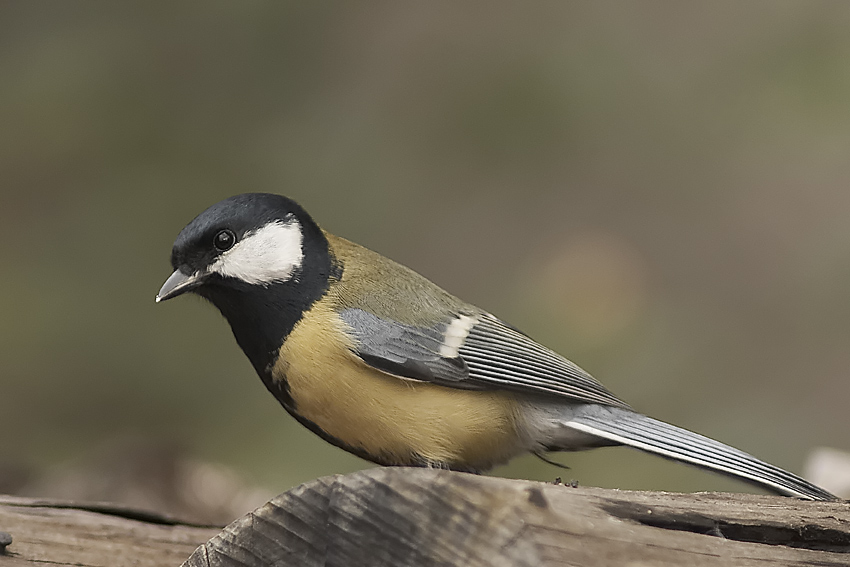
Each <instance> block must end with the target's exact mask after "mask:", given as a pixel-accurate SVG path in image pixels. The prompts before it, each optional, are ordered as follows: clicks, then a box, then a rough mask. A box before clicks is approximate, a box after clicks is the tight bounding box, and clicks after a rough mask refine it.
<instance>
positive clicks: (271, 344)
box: [197, 221, 342, 389]
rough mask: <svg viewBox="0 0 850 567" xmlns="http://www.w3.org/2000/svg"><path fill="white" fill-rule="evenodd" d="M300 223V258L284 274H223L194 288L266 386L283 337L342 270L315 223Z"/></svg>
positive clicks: (269, 383)
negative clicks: (256, 281) (274, 278)
mask: <svg viewBox="0 0 850 567" xmlns="http://www.w3.org/2000/svg"><path fill="white" fill-rule="evenodd" d="M302 229H303V231H304V238H303V247H304V249H303V258H304V260H303V263H302V265H301V268H300V269H299V270H297V271H296V272H295V274H293V277H292V278H291V279H290V280H288V281H286V282H282V283H274V284H271V285H268V286H261V285H251V284H247V283H245V282H243V281H241V280H234V279H231V278H227V279H221V280H218V281H211V282H209V283H208V284H207V285H203V286H201V287H200V288H199V289H198V290H197V293H198V294H199V295H201V296H203V297H205V298H206V299H208V300H209V301H210V302H211V303H212V304H213V305H215V306H216V307H217V308H218V310H219V311H221V314H222V315H224V317H225V318H226V319H227V322H228V323H230V328H231V329H232V330H233V335H234V337H236V342H237V343H239V346H240V347H241V348H242V351H243V352H244V353H245V355H246V356H247V357H248V359H249V360H250V361H251V364H252V365H253V366H254V369H255V370H256V371H257V374H259V375H260V378H262V380H263V382H264V383H265V384H266V386H267V387H269V388H270V389H271V388H272V385H273V380H272V377H271V367H272V365H273V364H274V362H275V361H276V360H277V354H278V351H279V350H280V347H281V345H283V342H284V341H285V340H286V337H287V336H289V333H290V332H292V329H293V328H294V327H295V325H296V323H298V321H300V320H301V317H302V316H303V314H304V313H305V312H307V311H309V309H310V307H311V306H312V305H313V303H315V302H316V301H318V300H319V299H320V298H322V297H323V296H324V295H325V293H327V291H328V286H329V285H330V282H331V281H332V280H335V279H339V278H340V277H341V275H342V268H341V266H340V265H339V264H338V263H337V261H336V259H335V258H334V257H333V255H332V254H331V252H330V250H329V247H328V241H327V238H325V235H324V233H322V231H321V230H320V229H319V228H318V226H317V225H315V224H314V223H312V222H306V223H305V222H303V221H302ZM278 387H279V386H278V385H276V386H275V389H277V388H278Z"/></svg>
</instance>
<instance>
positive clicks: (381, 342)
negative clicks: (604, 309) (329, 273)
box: [340, 309, 628, 408]
mask: <svg viewBox="0 0 850 567" xmlns="http://www.w3.org/2000/svg"><path fill="white" fill-rule="evenodd" d="M340 316H341V317H342V319H343V321H345V322H346V323H347V324H348V325H349V326H350V327H351V329H352V333H353V335H354V338H355V340H356V342H357V346H356V354H357V355H358V356H359V357H360V358H361V359H362V360H363V361H364V362H366V363H367V364H369V365H370V366H372V367H374V368H377V369H378V370H381V371H383V372H388V373H390V374H393V375H396V376H399V377H402V378H407V379H412V380H420V381H425V382H433V383H436V384H440V385H443V386H449V387H452V388H463V389H476V390H510V391H514V392H521V393H526V394H538V395H544V396H552V397H559V398H569V399H571V400H575V401H580V402H584V403H597V404H604V405H609V406H617V407H623V408H627V407H628V406H627V405H626V404H625V403H624V402H622V401H621V400H619V399H618V398H617V397H616V396H614V395H613V394H612V393H610V392H609V391H608V390H606V389H605V387H604V386H602V384H600V383H599V382H597V381H596V380H595V379H594V378H593V377H592V376H591V375H590V374H588V373H587V372H585V371H584V370H582V369H581V368H579V367H578V366H576V365H575V364H573V363H572V362H570V361H569V360H567V359H565V358H564V357H562V356H560V355H559V354H557V353H555V352H553V351H551V350H549V349H547V348H546V347H544V346H542V345H540V344H538V343H536V342H535V341H533V340H531V339H530V338H529V337H527V336H526V335H524V334H523V333H521V332H519V331H517V330H516V329H514V328H512V327H510V326H509V325H507V324H505V323H503V322H502V321H500V320H498V319H497V318H495V317H493V316H492V315H489V314H486V313H481V314H457V315H454V316H450V317H447V318H446V320H445V321H443V322H440V323H437V324H434V325H433V326H429V327H421V326H414V325H404V324H401V323H398V322H395V321H388V320H386V319H382V318H380V317H378V316H376V315H373V314H371V313H369V312H367V311H364V310H362V309H345V310H343V311H342V312H341V313H340Z"/></svg>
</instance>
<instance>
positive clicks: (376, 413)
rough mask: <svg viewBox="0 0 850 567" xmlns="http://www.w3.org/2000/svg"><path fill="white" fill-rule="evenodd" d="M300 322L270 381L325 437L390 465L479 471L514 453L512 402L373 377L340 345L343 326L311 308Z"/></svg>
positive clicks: (496, 396)
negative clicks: (281, 386) (280, 383)
mask: <svg viewBox="0 0 850 567" xmlns="http://www.w3.org/2000/svg"><path fill="white" fill-rule="evenodd" d="M306 319H307V320H309V323H305V319H302V320H301V322H299V323H298V324H297V325H296V326H295V328H294V329H293V331H292V333H291V334H290V335H289V337H288V338H287V340H286V342H285V343H284V345H283V347H281V350H280V356H279V358H278V361H277V364H276V365H275V368H274V371H273V375H274V376H275V377H276V378H277V379H285V380H286V381H287V383H288V386H289V393H290V395H291V397H292V399H293V400H294V402H295V411H296V412H297V413H298V414H299V415H301V416H302V417H304V418H306V419H308V420H310V421H311V422H313V423H314V424H316V425H317V426H318V427H319V428H320V429H322V430H323V431H324V432H326V433H327V434H329V435H330V436H332V437H335V438H336V439H339V440H340V441H342V442H343V443H345V444H346V445H349V446H351V447H353V448H355V449H358V450H360V451H362V452H365V453H366V454H368V455H372V456H374V457H375V458H376V460H378V461H383V462H386V463H387V464H397V465H414V464H422V463H423V461H424V462H426V463H428V464H432V465H434V466H446V465H448V466H454V467H463V468H469V469H475V470H486V469H488V468H490V467H492V466H493V465H495V464H498V463H501V462H504V461H506V460H508V459H509V458H511V457H512V456H514V455H515V454H516V453H518V452H519V451H521V450H522V448H521V447H520V441H519V436H518V434H517V416H516V413H517V403H516V400H515V399H514V397H513V395H511V394H509V393H504V392H480V391H472V390H457V389H453V388H446V387H442V386H437V385H433V384H428V383H425V382H418V381H412V380H405V379H402V378H398V377H395V376H391V375H389V374H386V373H383V372H380V371H378V370H375V369H373V368H372V367H370V366H368V365H366V363H364V362H363V361H362V360H360V359H359V358H358V357H357V356H356V355H354V354H353V352H352V351H351V347H352V346H353V345H351V344H344V342H343V341H341V340H340V337H343V336H345V335H343V334H342V333H340V332H339V331H342V330H343V328H344V325H345V323H343V322H342V321H341V320H340V319H339V317H338V316H337V315H336V314H335V313H334V312H333V311H332V310H331V309H329V308H327V307H324V306H322V305H317V306H315V307H314V308H313V310H312V311H311V312H310V314H309V317H306ZM334 329H336V330H337V331H338V332H336V333H335V332H333V331H332V330H334Z"/></svg>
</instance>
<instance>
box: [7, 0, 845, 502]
mask: <svg viewBox="0 0 850 567" xmlns="http://www.w3.org/2000/svg"><path fill="white" fill-rule="evenodd" d="M848 30H850V3H846V2H826V1H814V0H812V1H807V2H784V1H777V0H764V1H749V2H738V1H713V2H709V3H682V2H673V1H663V2H662V1H642V2H635V1H628V2H604V3H603V2H551V3H536V2H534V3H526V2H522V3H520V2H472V3H455V2H428V3H422V2H420V3H397V2H370V3H359V4H356V5H355V4H353V3H341V2H329V3H318V2H285V3H283V2H282V3H276V2H253V1H246V2H224V1H219V2H179V3H178V2H164V1H160V2H120V3H119V2H106V1H104V2H43V1H23V0H22V1H17V2H3V3H2V4H0V221H2V224H0V227H2V240H0V241H2V245H3V246H2V253H0V460H2V461H4V462H8V463H23V464H25V465H26V466H28V467H35V468H41V467H49V466H51V465H54V464H56V463H60V462H63V461H65V460H67V459H72V458H76V457H77V456H79V455H82V454H86V453H87V452H90V451H92V450H94V449H95V448H96V447H98V446H100V445H102V444H103V443H105V442H109V440H110V439H114V438H120V437H121V436H126V435H144V436H147V437H149V438H152V439H154V440H159V441H161V442H163V443H168V444H176V445H179V446H180V447H182V448H184V449H185V450H186V451H187V452H188V453H189V454H191V455H194V456H196V457H199V458H203V459H208V460H211V461H217V462H223V463H226V464H228V465H229V466H231V467H233V468H235V469H236V470H238V471H239V472H240V473H241V474H242V475H243V476H244V477H245V478H247V479H249V480H250V482H257V483H259V484H262V485H264V486H266V487H268V488H270V489H271V490H273V491H275V492H277V491H282V490H284V489H286V488H288V487H290V486H293V485H295V484H297V483H300V482H303V481H306V480H309V479H312V478H314V477H317V476H321V475H327V474H332V473H341V472H348V471H353V470H357V469H359V468H362V467H364V466H368V465H367V463H365V462H363V461H361V460H359V459H357V458H355V457H352V456H350V455H347V454H346V453H344V452H342V451H340V450H337V449H335V448H333V447H331V446H329V445H327V444H325V443H324V442H322V441H321V440H319V439H318V438H316V437H314V436H313V435H312V434H310V433H309V432H307V431H306V430H304V429H302V428H301V427H300V426H299V425H297V424H296V423H295V422H294V420H292V419H291V418H289V417H288V416H287V415H286V414H285V412H284V411H283V410H282V409H281V408H280V407H279V406H278V404H277V402H275V400H274V399H273V398H272V397H271V396H270V395H268V394H267V393H266V392H265V390H264V388H263V386H262V384H261V383H260V381H259V380H258V379H257V377H256V376H255V375H254V373H253V371H252V369H251V367H250V365H249V363H248V361H247V360H246V359H245V357H244V356H243V355H242V353H241V352H240V351H239V350H238V348H237V346H236V344H235V342H234V341H233V339H232V337H231V335H230V331H229V329H228V328H227V325H226V324H225V322H224V321H223V320H221V318H220V316H219V315H218V314H217V312H216V311H215V310H214V309H212V308H211V307H210V306H208V305H205V304H203V303H202V302H201V301H200V300H198V299H195V298H191V299H190V298H183V299H180V300H177V301H174V302H169V303H166V304H162V305H156V304H154V301H153V299H154V295H155V294H156V291H157V290H158V289H159V286H160V285H161V283H162V281H163V280H164V279H165V278H166V277H167V276H168V275H169V273H170V266H169V263H168V257H169V252H170V248H171V244H172V242H173V239H174V237H175V236H176V234H177V232H178V231H179V230H180V228H181V227H182V226H183V225H184V224H185V223H186V222H188V221H189V220H191V218H192V217H194V216H195V215H196V214H197V213H198V212H200V211H201V210H202V209H203V208H205V207H206V206H208V205H210V204H212V203H213V202H215V201H217V200H219V199H221V198H223V197H226V196H229V195H232V194H235V193H240V192H245V191H270V192H279V193H283V194H286V195H288V196H290V197H292V198H294V199H296V200H297V201H299V202H300V203H301V204H303V205H304V206H305V207H306V208H307V210H308V211H310V212H311V213H312V214H313V216H314V217H315V218H316V219H318V221H319V222H320V223H321V224H322V225H323V226H324V227H325V228H327V229H328V230H330V231H332V232H335V233H337V234H340V235H343V236H345V237H348V238H350V239H352V240H355V241H357V242H359V243H361V244H364V245H366V246H369V247H371V248H373V249H375V250H378V251H379V252H381V253H383V254H385V255H387V256H389V257H391V258H393V259H395V260H398V261H400V262H402V263H404V264H407V265H409V266H411V267H413V268H414V269H416V270H417V271H419V272H421V273H423V274H425V275H426V276H428V277H430V278H431V279H433V280H434V281H436V282H437V283H439V284H440V285H442V286H443V287H445V288H447V289H448V290H450V291H452V292H453V293H455V294H456V295H459V296H461V297H463V298H464V299H467V300H469V301H471V302H473V303H476V304H478V305H480V306H481V307H483V308H485V309H488V310H490V311H492V312H494V313H496V314H497V315H499V316H500V317H502V318H504V319H506V320H508V321H509V322H511V323H513V324H514V325H516V326H518V327H520V328H521V329H523V330H525V331H526V332H527V333H529V334H530V335H532V336H533V337H535V338H537V339H538V340H539V341H541V342H542V343H544V344H546V345H548V346H550V347H552V348H554V349H555V350H557V351H559V352H561V353H563V354H565V355H566V356H568V357H570V358H571V359H572V360H574V361H575V362H577V363H578V364H580V365H581V366H583V367H584V368H585V369H587V370H588V371H590V372H591V373H592V374H593V375H594V376H596V377H597V378H599V379H600V380H601V381H602V382H603V383H605V384H606V385H607V386H608V387H609V388H610V389H611V390H613V391H614V392H615V393H616V394H618V395H619V396H621V397H622V398H624V399H625V400H627V401H629V402H630V403H631V404H632V405H633V406H634V407H635V408H637V409H639V410H641V411H644V412H646V413H649V414H651V415H653V416H655V417H658V418H661V419H665V420H667V421H671V422H673V423H676V424H679V425H682V426H686V427H689V428H692V429H695V430H697V431H700V432H703V433H705V434H708V435H711V436H714V437H716V438H719V439H722V440H724V441H726V442H728V443H731V444H733V445H736V446H739V447H741V448H744V449H747V450H750V451H752V452H754V453H756V454H757V455H759V456H762V457H764V458H765V459H767V460H770V461H773V462H775V463H776V464H779V465H782V466H785V467H787V468H790V469H792V470H796V471H800V470H801V467H802V464H803V461H804V459H805V457H806V455H807V454H808V452H809V451H810V449H811V448H813V447H815V446H819V445H827V446H834V447H838V448H843V449H850V440H848V436H847V431H848V428H850V412H848V409H847V408H848V404H850V380H848V373H850V349H848V346H850V301H848V299H850V222H849V221H850V159H848V153H850V152H848V148H850V33H848ZM558 459H560V460H561V461H562V462H566V463H568V464H569V465H570V466H571V467H573V469H572V470H571V471H561V470H559V469H556V468H554V467H551V466H549V465H546V464H543V463H541V462H539V461H537V460H536V459H534V458H532V457H527V458H521V459H517V460H515V461H514V462H513V463H512V464H511V465H510V466H508V467H504V468H501V469H498V470H497V471H496V474H502V475H511V476H522V477H526V478H536V479H549V480H551V479H552V478H554V477H555V476H562V477H565V479H566V478H575V479H577V480H578V481H579V482H580V483H582V484H589V485H601V486H610V487H622V488H653V489H671V490H709V489H730V490H739V489H740V490H743V489H745V487H744V486H743V485H740V484H738V483H735V482H733V481H728V480H725V479H722V478H720V477H717V476H714V475H709V474H706V473H702V472H699V471H695V470H692V469H690V468H687V467H683V466H680V465H676V464H672V463H668V462H666V461H664V460H662V459H657V458H652V457H647V456H643V455H641V454H638V453H637V452H635V451H630V450H626V449H604V450H599V451H596V452H592V453H587V454H576V455H565V456H561V457H558Z"/></svg>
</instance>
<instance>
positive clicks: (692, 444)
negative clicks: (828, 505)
mask: <svg viewBox="0 0 850 567" xmlns="http://www.w3.org/2000/svg"><path fill="white" fill-rule="evenodd" d="M564 425H566V426H567V427H570V428H571V429H575V430H578V431H582V432H584V433H589V434H591V435H595V436H597V437H602V438H603V439H608V440H611V441H616V442H618V443H622V444H623V445H628V446H630V447H635V448H637V449H641V450H643V451H647V452H649V453H654V454H656V455H660V456H663V457H668V458H670V459H675V460H678V461H685V462H688V463H691V464H694V465H697V466H700V467H704V468H707V469H712V470H715V471H718V472H721V473H725V474H728V475H731V476H735V477H738V478H740V479H742V480H746V481H749V482H752V483H755V484H758V485H761V486H763V487H766V488H768V489H770V490H772V491H774V492H777V493H779V494H784V495H787V496H796V497H798V498H804V499H807V500H837V498H836V497H835V496H834V495H832V494H830V493H829V492H827V491H826V490H824V489H822V488H820V487H818V486H815V485H814V484H812V483H810V482H808V481H806V480H804V479H802V478H800V477H798V476H797V475H795V474H792V473H790V472H788V471H785V470H783V469H781V468H779V467H776V466H774V465H771V464H768V463H765V462H764V461H760V460H759V459H757V458H755V457H753V456H752V455H750V454H747V453H745V452H743V451H740V450H738V449H735V448H734V447H730V446H728V445H725V444H723V443H720V442H719V441H715V440H713V439H709V438H708V437H704V436H702V435H699V434H697V433H693V432H691V431H688V430H686V429H682V428H679V427H676V426H674V425H670V424H668V423H664V422H663V421H658V420H657V419H652V418H651V417H647V416H645V415H641V414H639V413H635V412H632V411H629V410H626V409H622V408H615V407H605V406H598V405H588V406H586V410H585V411H582V412H579V413H578V414H577V415H575V416H573V417H572V418H571V419H570V420H569V421H566V422H564Z"/></svg>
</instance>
